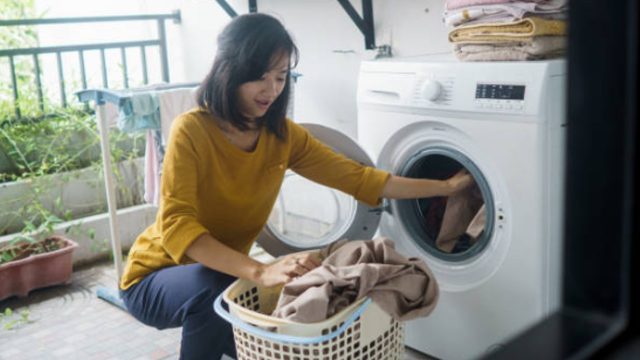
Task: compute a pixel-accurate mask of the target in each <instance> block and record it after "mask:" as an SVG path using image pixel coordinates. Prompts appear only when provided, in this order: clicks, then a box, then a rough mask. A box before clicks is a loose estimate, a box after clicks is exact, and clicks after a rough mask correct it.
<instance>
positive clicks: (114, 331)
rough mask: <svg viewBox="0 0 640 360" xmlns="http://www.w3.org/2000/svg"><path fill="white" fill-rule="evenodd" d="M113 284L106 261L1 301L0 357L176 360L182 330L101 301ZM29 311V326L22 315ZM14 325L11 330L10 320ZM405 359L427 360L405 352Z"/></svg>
mask: <svg viewBox="0 0 640 360" xmlns="http://www.w3.org/2000/svg"><path fill="white" fill-rule="evenodd" d="M101 285H102V286H113V288H114V289H115V286H116V280H115V271H114V270H113V267H112V265H111V263H109V262H103V263H98V264H94V265H93V266H91V267H87V268H84V269H78V270H76V271H75V272H74V273H73V278H72V283H71V285H68V286H58V287H52V288H48V289H42V290H36V291H34V292H32V293H31V294H30V295H29V296H28V297H27V298H24V299H17V298H12V299H7V300H5V301H2V302H0V311H3V312H4V311H5V309H6V308H11V309H12V310H13V312H14V314H13V315H11V316H3V317H2V319H1V323H2V327H0V359H3V360H4V359H7V360H9V359H15V360H31V359H33V360H36V359H37V360H42V359H82V360H90V359H122V360H126V359H177V358H178V355H177V351H178V347H179V343H180V329H169V330H163V331H159V330H156V329H154V328H151V327H147V326H145V325H142V324H141V323H139V322H137V321H136V320H135V319H134V318H133V317H131V316H130V315H128V314H127V313H126V312H124V311H123V310H120V309H119V308H117V307H115V306H113V305H111V304H109V303H107V302H105V301H104V300H101V299H98V298H97V297H96V295H95V291H96V288H97V287H98V286H101ZM23 310H26V311H28V322H23V321H19V319H20V316H19V313H20V312H21V311H23ZM12 320H13V321H16V323H17V324H16V325H15V326H14V327H13V328H12V329H10V330H7V329H5V328H4V326H5V325H7V324H9V323H10V322H11V321H12ZM405 359H407V360H420V359H429V358H428V357H426V356H424V355H421V354H418V353H416V352H414V351H412V350H410V349H407V353H406V356H405Z"/></svg>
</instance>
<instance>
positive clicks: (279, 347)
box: [214, 279, 404, 360]
mask: <svg viewBox="0 0 640 360" xmlns="http://www.w3.org/2000/svg"><path fill="white" fill-rule="evenodd" d="M279 294H280V288H277V287H276V288H262V287H259V286H257V285H256V284H254V283H252V282H250V281H247V280H242V279H240V280H237V281H236V282H234V283H233V284H231V286H230V287H229V288H227V290H226V291H225V292H224V293H222V294H221V295H220V296H218V297H217V298H216V301H215V302H214V309H215V311H216V313H218V315H220V316H221V317H222V318H224V319H225V320H227V321H228V322H230V323H231V325H232V326H233V333H234V338H235V343H236V352H237V359H238V360H244V359H246V360H248V359H252V360H254V359H260V360H262V359H265V360H325V359H340V360H342V359H351V360H363V359H371V360H373V359H385V360H386V359H389V360H394V359H401V358H402V356H403V353H404V326H403V324H402V323H401V322H399V321H397V320H395V319H394V318H393V317H391V316H389V315H388V314H387V313H385V312H384V311H383V310H382V309H380V307H379V306H377V305H376V304H375V303H373V302H372V301H371V299H369V298H362V299H360V300H359V301H357V302H356V303H354V304H351V305H350V306H348V307H347V308H345V309H343V310H342V311H340V312H339V313H337V314H335V315H334V316H332V317H331V318H329V319H326V320H324V321H321V322H316V323H308V324H303V323H297V322H294V321H290V320H285V319H279V318H275V317H272V316H270V315H267V314H270V313H271V312H272V311H273V308H274V306H275V304H276V301H277V300H278V296H279ZM223 299H224V301H225V302H226V303H227V304H228V305H229V311H227V310H225V309H224V308H223V307H222V301H223Z"/></svg>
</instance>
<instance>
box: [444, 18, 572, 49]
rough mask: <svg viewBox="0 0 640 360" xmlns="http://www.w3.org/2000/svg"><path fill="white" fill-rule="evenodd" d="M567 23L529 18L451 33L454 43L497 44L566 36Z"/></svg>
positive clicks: (462, 29) (455, 30)
mask: <svg viewBox="0 0 640 360" xmlns="http://www.w3.org/2000/svg"><path fill="white" fill-rule="evenodd" d="M566 27H567V25H566V22H565V21H563V20H548V19H542V18H540V17H529V18H524V19H522V20H519V21H514V22H509V23H499V22H498V23H486V24H477V25H469V26H460V27H457V28H455V29H454V30H452V31H451V32H450V33H449V41H450V42H453V43H469V44H470V43H497V42H505V41H506V42H509V41H517V40H518V39H525V40H527V39H530V38H532V37H534V36H544V35H566Z"/></svg>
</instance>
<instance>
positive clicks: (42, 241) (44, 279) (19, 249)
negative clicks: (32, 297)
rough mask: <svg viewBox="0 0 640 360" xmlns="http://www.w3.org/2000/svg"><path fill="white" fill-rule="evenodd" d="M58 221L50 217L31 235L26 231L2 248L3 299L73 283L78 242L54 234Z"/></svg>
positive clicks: (0, 282)
mask: <svg viewBox="0 0 640 360" xmlns="http://www.w3.org/2000/svg"><path fill="white" fill-rule="evenodd" d="M58 220H59V219H56V218H50V219H48V220H47V221H46V222H45V223H43V224H42V225H41V226H40V227H38V229H37V230H36V231H35V232H32V233H31V235H27V234H26V233H23V234H21V235H19V236H16V238H15V239H14V240H12V241H10V242H9V243H8V244H7V245H5V246H3V247H1V248H0V300H3V299H6V298H8V297H10V296H14V295H17V296H27V295H28V294H29V292H30V291H31V290H34V289H38V288H42V287H47V286H52V285H59V284H68V283H69V282H70V280H71V270H72V255H73V250H74V249H75V248H76V247H78V244H77V243H76V242H74V241H73V240H70V239H68V238H66V237H64V236H60V235H54V234H53V232H52V229H53V225H54V224H55V223H58V222H59V221H58Z"/></svg>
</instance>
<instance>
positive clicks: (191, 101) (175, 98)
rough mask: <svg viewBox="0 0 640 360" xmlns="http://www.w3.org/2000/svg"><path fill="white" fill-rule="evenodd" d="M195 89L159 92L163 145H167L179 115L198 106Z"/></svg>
mask: <svg viewBox="0 0 640 360" xmlns="http://www.w3.org/2000/svg"><path fill="white" fill-rule="evenodd" d="M196 90H197V88H195V87H189V88H176V89H168V90H159V91H158V92H156V95H157V96H158V104H159V107H160V127H161V129H162V145H163V146H166V145H167V139H168V138H169V131H170V130H171V124H172V123H173V120H174V119H175V118H177V117H178V115H180V114H182V113H184V112H187V111H189V110H191V109H193V108H195V107H197V106H198V104H197V102H196V94H195V93H196Z"/></svg>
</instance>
